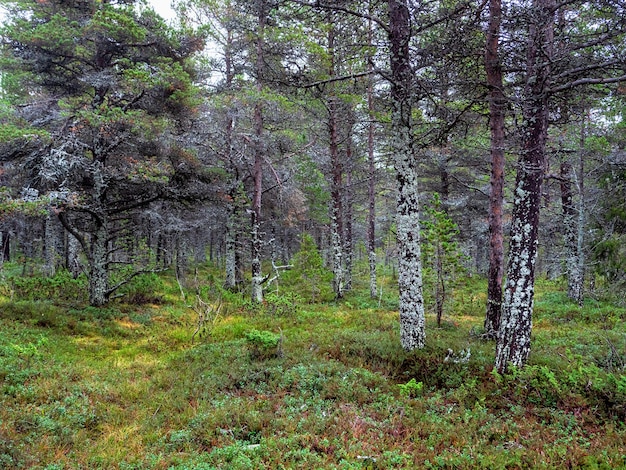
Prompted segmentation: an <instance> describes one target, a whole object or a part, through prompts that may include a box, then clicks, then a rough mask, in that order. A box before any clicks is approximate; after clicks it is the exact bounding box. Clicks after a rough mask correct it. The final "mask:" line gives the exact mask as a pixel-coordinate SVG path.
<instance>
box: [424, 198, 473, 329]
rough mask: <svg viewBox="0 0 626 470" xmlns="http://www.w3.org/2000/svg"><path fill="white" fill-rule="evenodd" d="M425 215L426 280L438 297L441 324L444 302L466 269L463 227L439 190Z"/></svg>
mask: <svg viewBox="0 0 626 470" xmlns="http://www.w3.org/2000/svg"><path fill="white" fill-rule="evenodd" d="M424 215H425V218H424V220H423V221H421V224H422V225H421V227H422V231H421V237H422V238H421V241H422V258H423V259H424V260H425V262H424V266H423V268H424V269H423V273H424V284H425V290H426V291H427V292H430V293H431V295H432V299H433V300H434V307H435V310H436V313H437V324H438V325H440V324H441V317H442V315H443V310H444V304H445V303H446V300H447V299H448V297H450V296H449V295H448V291H449V290H451V289H453V288H454V286H455V284H456V282H457V280H458V279H459V278H460V276H461V275H462V274H464V273H465V269H464V267H463V261H464V260H465V256H464V255H463V253H461V250H460V248H459V244H458V242H457V241H456V239H457V237H458V235H459V228H458V226H457V225H456V224H455V223H454V222H453V221H452V219H451V218H450V216H449V215H448V213H447V212H446V210H445V209H444V208H443V205H442V202H441V197H440V196H439V194H437V193H435V194H434V195H433V199H432V204H431V205H428V206H425V208H424Z"/></svg>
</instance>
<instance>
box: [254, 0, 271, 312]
mask: <svg viewBox="0 0 626 470" xmlns="http://www.w3.org/2000/svg"><path fill="white" fill-rule="evenodd" d="M258 8H259V10H258V15H259V16H258V25H257V37H256V64H255V69H256V70H255V72H256V91H257V94H258V97H257V103H256V105H255V106H254V168H253V174H252V179H253V190H252V193H253V194H252V210H251V211H250V218H251V229H252V234H251V235H252V237H251V238H252V240H251V251H252V252H251V257H252V262H251V274H252V282H251V297H252V301H253V302H257V303H260V302H263V285H262V284H263V274H262V272H261V197H262V194H263V159H264V157H265V146H264V142H263V138H264V135H263V110H262V104H261V101H260V100H261V99H262V98H261V95H262V92H263V76H264V69H265V57H264V35H265V25H266V24H267V4H266V2H265V0H261V1H260V2H259V4H258Z"/></svg>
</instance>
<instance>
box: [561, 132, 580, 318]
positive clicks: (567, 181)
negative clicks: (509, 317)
mask: <svg viewBox="0 0 626 470" xmlns="http://www.w3.org/2000/svg"><path fill="white" fill-rule="evenodd" d="M579 151H580V162H579V164H580V174H578V175H577V174H576V172H575V171H574V169H573V168H572V165H571V163H570V162H568V161H567V160H565V161H562V162H561V168H560V175H559V176H560V181H561V206H562V210H563V230H564V242H565V243H564V244H565V272H566V273H567V296H568V297H569V298H570V299H572V300H574V301H575V302H577V303H578V304H579V305H581V306H582V304H583V300H584V288H583V286H584V251H583V243H584V223H585V215H584V194H583V180H582V178H583V174H584V157H583V152H584V124H583V131H582V133H581V148H580V150H579ZM573 186H576V187H577V191H576V192H577V193H578V194H577V198H578V203H576V202H575V197H574V191H573V188H572V187H573Z"/></svg>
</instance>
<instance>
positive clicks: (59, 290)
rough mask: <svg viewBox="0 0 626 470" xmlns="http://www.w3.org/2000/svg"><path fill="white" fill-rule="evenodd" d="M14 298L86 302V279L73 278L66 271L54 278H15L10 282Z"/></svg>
mask: <svg viewBox="0 0 626 470" xmlns="http://www.w3.org/2000/svg"><path fill="white" fill-rule="evenodd" d="M11 283H12V289H13V294H14V296H15V297H16V298H17V299H19V300H51V301H53V302H62V303H67V302H77V301H78V302H86V301H87V278H86V277H85V276H84V275H80V276H78V277H77V278H74V277H73V276H72V274H71V273H70V272H69V271H67V270H60V271H57V273H56V274H55V275H54V276H51V277H43V276H32V277H15V278H13V279H12V280H11Z"/></svg>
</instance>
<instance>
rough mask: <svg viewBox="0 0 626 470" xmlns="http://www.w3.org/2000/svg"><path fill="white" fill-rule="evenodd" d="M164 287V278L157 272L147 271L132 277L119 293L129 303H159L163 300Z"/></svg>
mask: <svg viewBox="0 0 626 470" xmlns="http://www.w3.org/2000/svg"><path fill="white" fill-rule="evenodd" d="M164 288H165V284H164V282H163V280H162V279H161V278H160V277H159V276H158V275H157V274H156V273H145V274H140V275H139V276H135V277H134V278H133V279H131V280H130V281H129V282H128V284H126V285H124V286H123V287H121V288H120V292H119V293H120V294H121V295H123V296H124V300H125V301H126V302H128V303H129V304H133V305H142V304H148V303H152V304H159V303H161V302H162V301H163V295H162V292H163V290H164Z"/></svg>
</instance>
